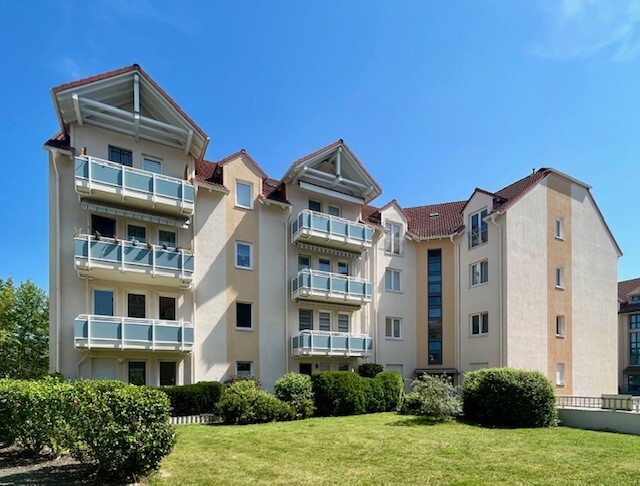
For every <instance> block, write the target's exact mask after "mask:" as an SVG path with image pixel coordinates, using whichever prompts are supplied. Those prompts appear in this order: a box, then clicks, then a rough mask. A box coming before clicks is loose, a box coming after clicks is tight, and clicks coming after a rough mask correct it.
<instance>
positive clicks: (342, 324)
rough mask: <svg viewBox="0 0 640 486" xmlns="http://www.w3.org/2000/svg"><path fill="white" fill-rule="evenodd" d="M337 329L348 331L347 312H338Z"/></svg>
mask: <svg viewBox="0 0 640 486" xmlns="http://www.w3.org/2000/svg"><path fill="white" fill-rule="evenodd" d="M338 331H339V332H349V314H338Z"/></svg>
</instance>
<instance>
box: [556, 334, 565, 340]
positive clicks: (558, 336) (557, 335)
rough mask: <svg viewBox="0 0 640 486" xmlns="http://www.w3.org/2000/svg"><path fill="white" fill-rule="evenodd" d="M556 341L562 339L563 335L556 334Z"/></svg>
mask: <svg viewBox="0 0 640 486" xmlns="http://www.w3.org/2000/svg"><path fill="white" fill-rule="evenodd" d="M556 339H564V334H556Z"/></svg>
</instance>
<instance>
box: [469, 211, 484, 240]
mask: <svg viewBox="0 0 640 486" xmlns="http://www.w3.org/2000/svg"><path fill="white" fill-rule="evenodd" d="M487 214H489V212H488V211H487V210H486V209H483V210H482V211H478V212H477V213H473V214H472V215H471V216H469V228H470V231H469V248H474V247H476V246H480V245H482V244H483V243H486V242H487V241H489V225H488V224H487V222H486V221H485V218H486V217H487Z"/></svg>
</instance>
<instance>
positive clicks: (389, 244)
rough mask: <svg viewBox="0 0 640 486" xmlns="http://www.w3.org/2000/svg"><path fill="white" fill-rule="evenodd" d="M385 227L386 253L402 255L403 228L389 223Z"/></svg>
mask: <svg viewBox="0 0 640 486" xmlns="http://www.w3.org/2000/svg"><path fill="white" fill-rule="evenodd" d="M385 227H386V230H385V233H386V241H385V251H386V252H387V253H392V254H394V255H400V254H402V227H401V226H400V225H399V224H396V223H387V224H386V225H385Z"/></svg>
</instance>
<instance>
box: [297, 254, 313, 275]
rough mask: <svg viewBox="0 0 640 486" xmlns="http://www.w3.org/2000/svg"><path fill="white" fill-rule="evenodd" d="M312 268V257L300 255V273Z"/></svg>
mask: <svg viewBox="0 0 640 486" xmlns="http://www.w3.org/2000/svg"><path fill="white" fill-rule="evenodd" d="M309 268H311V257H310V256H309V255H298V272H299V271H300V270H307V269H309Z"/></svg>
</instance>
